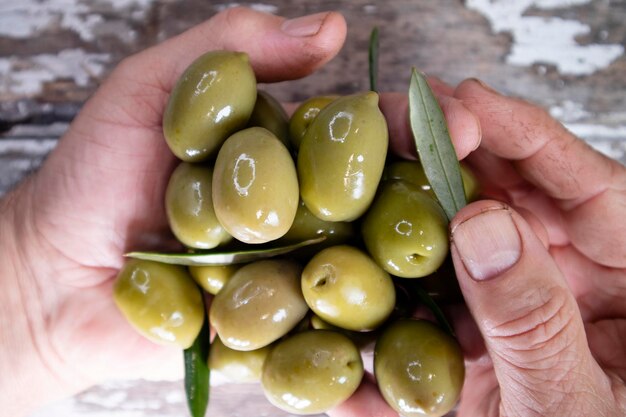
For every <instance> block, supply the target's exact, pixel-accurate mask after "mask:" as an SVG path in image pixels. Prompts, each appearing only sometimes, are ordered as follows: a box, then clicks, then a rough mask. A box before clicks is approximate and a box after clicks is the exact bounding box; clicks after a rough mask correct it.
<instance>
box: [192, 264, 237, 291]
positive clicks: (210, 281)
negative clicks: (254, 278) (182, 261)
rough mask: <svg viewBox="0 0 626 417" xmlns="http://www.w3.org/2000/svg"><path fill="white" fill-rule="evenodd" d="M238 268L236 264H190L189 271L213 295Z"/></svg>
mask: <svg viewBox="0 0 626 417" xmlns="http://www.w3.org/2000/svg"><path fill="white" fill-rule="evenodd" d="M238 269H239V266H237V265H224V266H218V265H208V266H190V267H189V273H190V274H191V276H192V277H193V279H194V280H195V281H196V282H197V283H198V284H199V285H200V286H201V287H202V288H203V289H204V290H205V291H206V292H208V293H209V294H213V295H215V294H217V293H218V292H220V290H221V289H222V287H224V284H226V283H227V282H228V280H230V278H231V277H232V276H233V275H234V274H235V272H237V270H238Z"/></svg>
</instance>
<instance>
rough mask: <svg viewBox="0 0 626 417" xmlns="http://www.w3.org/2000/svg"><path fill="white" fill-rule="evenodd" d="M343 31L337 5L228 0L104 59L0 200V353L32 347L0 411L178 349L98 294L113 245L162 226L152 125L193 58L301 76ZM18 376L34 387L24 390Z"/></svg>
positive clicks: (161, 240)
mask: <svg viewBox="0 0 626 417" xmlns="http://www.w3.org/2000/svg"><path fill="white" fill-rule="evenodd" d="M345 35H346V24H345V21H344V19H343V17H342V16H341V15H339V14H337V13H320V14H316V15H311V16H307V17H303V18H298V19H293V20H286V19H284V18H281V17H278V16H273V15H269V14H264V13H259V12H255V11H252V10H249V9H244V8H234V9H228V10H226V11H224V12H222V13H219V14H217V15H215V16H214V17H213V18H211V19H210V20H208V21H207V22H205V23H204V24H202V25H199V26H197V27H195V28H193V29H191V30H189V31H187V32H185V33H183V34H181V35H179V36H177V37H175V38H173V39H170V40H168V41H166V42H164V43H162V44H160V45H158V46H155V47H153V48H150V49H147V50H145V51H143V52H141V53H139V54H137V55H134V56H132V57H130V58H127V59H125V60H124V61H123V62H122V63H121V64H120V65H119V66H118V67H117V68H116V69H115V70H114V71H113V73H112V74H111V75H110V76H109V77H108V79H107V80H106V81H105V83H104V84H103V85H102V86H101V87H100V88H99V89H98V91H97V92H96V94H95V95H94V96H93V97H92V98H91V99H90V100H89V101H88V102H87V103H86V104H85V106H84V108H83V109H82V110H81V112H80V114H79V115H78V116H77V118H76V119H75V120H74V122H73V123H72V124H71V126H70V128H69V130H68V132H67V133H66V134H65V135H64V137H63V138H62V139H61V140H60V142H59V144H58V146H57V148H56V149H55V150H54V151H53V152H52V154H51V155H50V156H49V158H48V159H47V161H46V162H45V164H44V165H43V166H42V168H41V169H40V171H39V172H38V173H37V174H36V175H34V176H32V177H31V178H29V179H28V180H27V181H25V182H24V183H23V184H22V185H21V186H20V187H18V188H17V189H16V190H14V191H13V192H12V193H11V194H10V195H8V196H7V197H6V198H5V199H4V201H2V204H1V206H2V207H3V213H2V216H0V217H1V218H2V219H3V221H4V222H5V223H4V224H3V226H6V229H3V230H7V231H8V233H6V234H4V233H3V234H4V236H5V237H6V240H7V241H10V242H8V243H7V244H6V246H10V248H9V249H10V250H11V251H12V255H14V256H8V255H7V258H6V259H11V267H12V268H13V271H11V272H12V273H9V272H8V273H7V274H5V275H7V277H6V278H5V279H6V280H10V282H6V283H3V286H5V288H9V289H10V291H15V293H14V294H13V295H14V297H13V298H11V294H9V300H10V301H11V300H15V299H20V300H22V301H21V302H19V303H17V304H16V307H15V309H18V310H19V311H12V312H11V314H12V315H15V316H16V317H27V318H28V319H27V320H24V321H23V322H19V325H20V326H21V327H27V329H22V330H23V331H21V332H18V330H20V329H21V327H20V326H17V327H16V330H15V331H14V332H13V334H10V333H9V334H8V335H7V337H8V338H10V339H17V340H11V343H12V345H4V342H3V347H2V350H1V353H0V355H4V356H5V357H4V358H2V359H3V360H6V361H7V362H10V361H11V360H13V361H14V362H15V359H14V358H16V357H17V358H19V357H20V356H19V355H18V350H20V349H23V348H24V347H25V346H27V347H28V348H29V350H30V349H31V348H32V349H33V350H34V351H35V356H36V357H35V358H32V357H28V355H26V354H25V355H24V356H25V357H27V358H28V360H29V361H30V364H20V363H17V364H16V366H15V373H16V374H19V375H23V377H19V376H17V377H16V380H15V381H12V382H11V381H9V380H8V379H7V378H3V379H2V381H4V382H3V383H2V387H3V388H2V389H0V391H2V394H0V404H2V408H3V409H4V410H5V411H6V410H7V407H8V410H10V411H14V412H13V413H10V414H11V415H20V414H21V413H22V412H24V411H25V410H27V409H29V408H30V407H32V406H36V405H38V404H40V403H41V402H42V401H44V400H46V399H49V398H53V397H55V396H56V395H67V394H68V393H69V392H71V391H76V390H79V389H83V388H85V387H87V386H88V385H90V384H93V383H94V382H97V381H99V380H101V379H102V378H105V377H120V376H123V375H127V374H129V373H132V372H135V375H136V376H145V372H146V371H147V370H155V369H159V368H161V367H162V366H164V365H163V364H164V363H168V362H169V363H171V362H172V361H181V360H182V359H181V358H182V356H181V354H180V352H179V351H178V350H177V349H173V348H164V347H160V346H156V345H154V344H152V343H151V342H148V341H146V340H144V339H143V338H142V337H141V336H138V335H137V333H136V332H135V331H134V330H133V329H132V328H131V327H130V326H129V325H128V324H127V323H126V321H125V320H124V319H123V317H122V315H121V314H120V313H119V312H118V310H117V308H116V307H115V305H114V303H113V299H112V284H113V280H114V278H115V276H116V274H117V271H118V270H119V269H120V267H121V266H122V264H123V262H124V260H123V254H124V253H125V252H127V251H128V250H129V249H136V248H149V247H154V246H161V247H163V245H166V244H167V242H168V241H169V240H170V239H171V236H170V234H169V232H168V227H167V220H166V216H165V213H164V208H163V201H164V192H165V186H166V183H167V181H168V179H169V176H170V173H171V171H172V169H173V168H174V166H175V164H176V161H175V158H174V156H173V155H172V153H171V151H170V150H169V149H168V148H167V146H166V143H165V140H164V138H163V134H162V127H161V122H162V120H161V119H162V112H163V109H164V108H165V104H166V102H167V99H168V96H169V93H170V91H171V89H172V88H173V86H174V84H175V82H176V80H177V78H178V77H179V76H180V74H181V73H182V72H183V71H184V69H185V68H186V67H187V66H188V65H189V64H190V63H191V62H192V61H193V60H194V59H195V58H197V57H199V56H200V55H201V54H203V53H205V52H207V51H209V50H216V49H228V50H238V51H244V52H247V53H248V54H249V56H250V62H251V64H252V66H253V68H254V70H255V73H256V75H257V79H258V80H259V82H274V81H282V80H289V79H295V78H299V77H303V76H305V75H307V74H309V73H311V72H312V71H314V70H315V69H316V68H318V67H319V66H321V65H323V64H324V63H326V62H327V61H329V60H330V59H331V58H332V57H333V56H335V54H336V53H337V52H338V51H339V49H340V48H341V47H342V45H343V42H344V39H345ZM4 267H8V264H5V265H4ZM13 278H15V281H16V282H13V280H12V279H13ZM18 290H19V291H18ZM14 324H16V325H17V324H18V321H17V320H15V321H14ZM3 330H4V329H3ZM3 336H4V334H3ZM12 358H13V359H12ZM18 362H19V361H18ZM2 365H3V368H4V361H3V363H2ZM165 366H167V365H165ZM138 369H141V371H137V370H138ZM5 370H6V369H5ZM138 372H140V373H138ZM5 385H6V388H7V389H6V390H5V389H4V388H5ZM29 386H37V387H38V388H37V389H38V391H39V392H40V393H41V394H38V396H37V397H38V398H37V399H36V400H35V399H33V397H32V395H29V394H28V392H29Z"/></svg>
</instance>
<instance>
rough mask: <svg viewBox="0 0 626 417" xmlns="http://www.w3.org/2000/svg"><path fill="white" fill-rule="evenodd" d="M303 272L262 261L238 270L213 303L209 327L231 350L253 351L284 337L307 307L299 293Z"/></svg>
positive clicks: (289, 263)
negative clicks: (210, 326) (212, 328)
mask: <svg viewBox="0 0 626 417" xmlns="http://www.w3.org/2000/svg"><path fill="white" fill-rule="evenodd" d="M301 270H302V268H301V267H300V266H299V265H298V264H296V263H295V262H292V261H287V260H264V261H257V262H253V263H251V264H248V265H245V266H243V267H241V269H239V270H238V271H237V272H235V275H233V276H232V278H231V279H230V280H229V281H228V282H227V283H226V285H224V287H223V288H222V290H221V291H220V292H219V293H217V295H216V296H215V298H214V299H213V303H212V304H211V309H210V313H209V314H210V318H211V324H212V325H213V327H214V328H215V330H216V332H217V334H218V335H219V337H220V339H221V340H222V342H223V343H224V344H225V345H226V346H228V347H229V348H231V349H236V350H255V349H259V348H262V347H263V346H267V345H269V344H270V343H272V342H273V341H275V340H276V339H278V338H280V337H282V336H284V335H285V334H287V332H289V330H291V329H292V328H293V327H294V326H295V325H296V324H298V322H299V321H300V320H301V319H302V318H304V316H305V315H306V313H307V311H308V307H307V305H306V302H305V301H304V298H303V297H302V290H301V289H300V273H301Z"/></svg>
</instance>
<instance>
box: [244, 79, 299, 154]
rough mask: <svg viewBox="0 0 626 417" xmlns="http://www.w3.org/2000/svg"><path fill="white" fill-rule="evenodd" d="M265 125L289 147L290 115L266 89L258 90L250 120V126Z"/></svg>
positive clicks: (264, 126)
mask: <svg viewBox="0 0 626 417" xmlns="http://www.w3.org/2000/svg"><path fill="white" fill-rule="evenodd" d="M255 126H256V127H263V128H265V129H267V130H269V131H270V132H272V133H273V134H274V135H275V136H276V137H277V138H278V139H280V141H281V142H282V143H283V144H284V145H285V146H286V147H287V148H289V147H291V143H290V141H289V117H288V116H287V113H286V112H285V109H283V106H282V105H281V104H280V102H279V101H278V100H276V99H275V98H274V97H272V96H271V95H270V94H269V93H266V92H265V91H261V90H258V91H257V96H256V103H255V105H254V110H252V115H251V116H250V120H249V121H248V127H255Z"/></svg>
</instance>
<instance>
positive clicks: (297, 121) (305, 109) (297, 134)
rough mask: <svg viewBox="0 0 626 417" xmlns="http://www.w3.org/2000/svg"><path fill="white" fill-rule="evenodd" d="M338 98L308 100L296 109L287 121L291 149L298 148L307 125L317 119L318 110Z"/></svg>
mask: <svg viewBox="0 0 626 417" xmlns="http://www.w3.org/2000/svg"><path fill="white" fill-rule="evenodd" d="M338 97H339V96H319V97H313V98H310V99H308V100H306V101H304V102H302V104H300V105H299V106H298V108H296V110H295V111H294V112H293V115H291V118H290V119H289V138H290V139H291V146H292V147H293V149H295V150H298V149H299V148H300V142H302V138H303V137H304V133H305V132H306V130H307V129H308V128H309V125H310V124H311V122H312V121H313V119H315V118H316V117H317V115H318V114H319V112H320V110H322V109H323V108H324V107H326V106H328V105H329V104H330V103H331V102H332V101H334V100H335V99H337V98H338Z"/></svg>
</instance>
